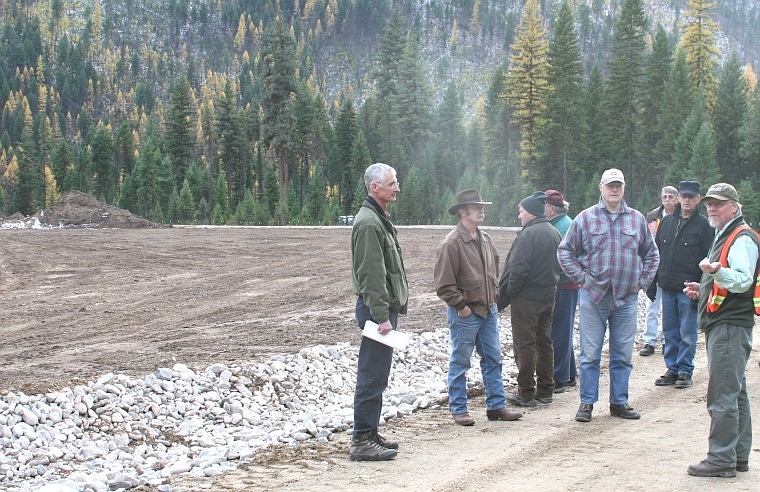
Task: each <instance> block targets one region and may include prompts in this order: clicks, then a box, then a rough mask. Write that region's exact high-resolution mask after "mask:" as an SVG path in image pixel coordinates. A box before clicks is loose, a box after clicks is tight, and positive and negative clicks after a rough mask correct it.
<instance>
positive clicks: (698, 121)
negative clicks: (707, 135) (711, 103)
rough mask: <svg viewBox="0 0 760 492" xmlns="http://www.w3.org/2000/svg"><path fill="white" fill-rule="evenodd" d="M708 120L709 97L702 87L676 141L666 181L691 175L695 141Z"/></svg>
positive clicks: (669, 181) (679, 179) (673, 181)
mask: <svg viewBox="0 0 760 492" xmlns="http://www.w3.org/2000/svg"><path fill="white" fill-rule="evenodd" d="M707 122H708V113H707V98H706V97H705V94H704V90H703V89H700V90H699V91H698V92H697V94H696V96H695V98H694V104H693V105H692V108H691V112H690V113H689V117H688V118H686V122H685V123H684V124H683V126H682V128H681V130H680V131H679V135H678V139H677V140H676V142H675V146H674V149H673V156H672V157H671V165H670V166H668V168H667V171H666V173H665V182H666V183H678V182H679V181H681V180H683V179H686V177H688V176H689V172H688V167H689V163H690V162H691V159H692V156H693V153H694V142H695V140H696V138H697V134H698V133H699V132H700V130H701V128H702V126H703V125H704V124H705V123H707ZM703 138H704V135H703Z"/></svg>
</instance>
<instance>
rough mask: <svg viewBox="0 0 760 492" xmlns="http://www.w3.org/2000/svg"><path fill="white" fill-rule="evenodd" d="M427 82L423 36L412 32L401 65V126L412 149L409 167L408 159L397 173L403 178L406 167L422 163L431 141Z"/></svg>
mask: <svg viewBox="0 0 760 492" xmlns="http://www.w3.org/2000/svg"><path fill="white" fill-rule="evenodd" d="M428 78H429V77H428V74H427V68H426V66H425V60H424V58H423V53H422V46H421V44H420V32H419V29H413V30H412V31H411V32H410V33H409V35H408V36H407V40H406V44H405V46H404V51H403V54H402V58H401V63H400V64H399V80H398V107H399V108H404V110H403V111H401V112H400V114H399V123H400V124H401V134H402V135H403V136H404V138H405V139H406V141H407V142H408V146H409V147H410V148H411V149H412V155H411V156H410V160H409V161H408V163H407V160H406V159H405V160H403V161H400V162H399V163H398V165H399V167H400V169H398V172H399V173H402V174H403V173H404V171H405V168H406V165H410V166H413V165H414V164H416V163H418V162H419V161H420V157H421V156H420V154H421V152H422V146H423V145H424V143H425V141H426V140H427V138H428V132H429V130H430V106H431V103H432V97H431V94H430V93H431V90H430V86H429V84H428ZM402 163H403V164H405V165H402Z"/></svg>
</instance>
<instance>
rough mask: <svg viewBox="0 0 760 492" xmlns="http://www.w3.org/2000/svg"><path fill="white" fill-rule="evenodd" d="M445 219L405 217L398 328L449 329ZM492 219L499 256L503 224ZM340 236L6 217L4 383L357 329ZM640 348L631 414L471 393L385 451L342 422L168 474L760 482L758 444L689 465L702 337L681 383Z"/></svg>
mask: <svg viewBox="0 0 760 492" xmlns="http://www.w3.org/2000/svg"><path fill="white" fill-rule="evenodd" d="M447 230H448V228H400V231H399V241H400V243H401V247H402V249H403V254H404V260H405V263H406V265H407V271H408V275H409V279H410V284H411V293H412V298H411V300H410V312H409V315H407V316H405V317H403V318H402V319H401V321H400V328H401V329H403V330H405V331H410V332H414V333H420V332H422V331H426V330H431V329H435V328H438V327H442V326H445V319H444V315H443V309H442V304H441V301H440V300H438V298H437V297H436V296H435V292H434V288H433V283H432V263H433V259H434V255H435V246H436V244H437V243H438V241H440V239H441V238H442V237H443V236H444V235H445V233H446V231H447ZM489 233H491V235H492V236H493V238H494V240H495V242H496V245H497V249H498V251H499V253H500V255H501V257H502V258H505V257H506V253H507V249H508V247H509V244H510V242H511V240H512V239H513V238H514V234H515V232H514V231H513V230H505V229H492V230H489ZM349 237H350V229H349V228H346V227H329V228H172V229H101V230H81V229H76V230H73V229H63V230H3V231H0V306H2V308H0V339H2V340H3V343H2V344H0V394H4V393H7V392H9V391H17V390H21V391H24V392H27V393H39V392H43V391H47V390H49V389H54V388H60V387H62V386H67V385H72V384H79V383H81V382H83V381H88V380H93V379H96V378H97V377H98V376H99V375H101V374H104V373H106V372H122V373H127V374H130V375H133V376H144V375H145V374H148V373H150V372H152V371H154V370H155V369H156V368H157V367H167V366H168V367H171V366H172V365H173V364H174V363H175V362H182V363H185V364H187V365H188V366H190V367H191V368H194V369H203V368H205V367H207V366H208V365H209V364H211V363H214V362H224V363H233V362H235V361H262V360H265V359H266V358H268V357H269V356H271V355H272V354H276V353H283V352H289V353H292V352H297V351H298V350H299V349H300V348H302V347H305V346H311V345H316V344H332V343H336V342H340V341H346V340H351V341H352V343H355V340H356V339H357V338H356V329H355V327H354V324H353V319H352V318H353V309H352V295H351V291H350V280H349V274H348V272H349V262H350V252H349V250H350V247H349ZM700 342H701V340H700ZM755 348H760V347H759V346H758V342H757V341H756V342H755ZM634 357H635V360H634V364H635V367H634V372H633V375H632V379H631V403H632V405H633V406H635V407H636V408H637V409H638V410H640V411H641V413H642V419H641V420H639V421H625V420H622V419H616V418H611V417H609V411H608V409H607V408H606V405H605V404H598V405H597V408H596V409H595V412H594V419H593V420H592V421H591V422H590V423H588V424H581V423H577V422H575V421H574V420H573V416H574V414H575V410H576V408H577V406H578V390H577V389H573V390H571V391H569V392H566V393H563V394H560V395H557V398H556V400H555V403H553V404H551V405H546V406H541V407H540V408H538V409H535V410H529V411H527V412H526V415H525V416H524V417H523V419H522V420H521V421H519V422H513V423H502V422H488V421H487V420H486V419H485V411H484V409H483V407H482V405H483V402H482V396H476V397H474V398H473V403H474V408H473V414H474V415H475V416H476V419H477V423H476V425H475V426H474V427H470V428H462V427H458V426H455V425H453V423H452V421H451V418H450V415H449V413H448V410H447V409H446V408H445V405H444V407H442V408H437V409H429V410H425V411H421V412H417V413H415V414H413V415H412V416H410V417H407V418H403V419H397V420H394V421H391V422H390V423H389V424H388V425H387V426H386V427H385V428H384V429H383V431H384V433H386V434H389V435H392V436H393V437H394V438H398V439H399V440H400V441H401V451H400V453H399V457H398V458H397V459H396V460H394V461H392V462H388V463H353V462H349V461H348V459H347V450H348V440H349V435H348V434H345V435H341V436H339V437H338V438H337V439H335V440H334V441H333V442H332V443H331V444H330V445H327V446H318V445H307V446H302V447H300V448H275V449H271V450H269V451H266V452H263V453H261V454H260V456H258V457H257V458H256V460H255V462H254V463H253V464H250V465H245V466H243V467H241V468H239V469H238V470H236V471H234V472H231V473H226V474H224V475H222V476H219V477H215V478H213V479H211V478H209V479H196V478H189V477H180V478H178V479H177V480H176V481H175V482H173V483H172V485H173V486H174V487H175V490H201V489H205V490H220V491H225V490H228V491H242V490H252V489H291V490H328V489H329V490H336V489H337V490H347V489H358V488H362V489H369V490H380V489H382V490H387V489H391V488H403V489H407V490H453V489H463V490H475V489H484V488H494V489H497V490H498V489H514V488H517V487H520V488H529V487H540V488H541V489H543V490H589V489H602V490H610V489H613V488H614V489H622V490H641V489H648V490H728V489H730V490H754V489H756V483H758V480H759V479H760V473H758V470H760V461H757V460H756V459H755V456H754V455H753V456H752V457H751V458H750V468H751V470H750V471H749V472H748V473H742V474H739V476H737V478H736V479H696V478H693V477H689V476H688V475H687V474H686V467H687V466H688V464H689V463H692V462H696V461H699V460H700V459H702V458H703V457H704V453H705V451H706V448H707V433H708V429H709V418H708V415H707V410H706V409H705V404H704V394H705V391H706V381H705V377H706V376H705V374H706V360H705V354H704V348H703V347H700V350H699V351H698V355H697V361H696V365H697V370H696V372H695V384H694V386H693V387H692V388H689V389H686V390H675V389H673V388H658V387H655V386H654V384H653V381H654V379H655V378H656V377H657V376H659V375H660V374H661V373H662V372H663V370H664V365H663V363H662V357H661V356H660V354H656V355H654V356H650V357H646V358H644V357H639V356H638V355H636V356H634ZM759 360H760V356H758V352H757V351H755V352H753V354H752V357H751V360H750V364H749V366H748V385H749V388H750V395H751V396H752V395H757V394H758V393H757V391H758V389H759V388H760V367H758V361H759ZM605 377H606V374H603V378H602V386H601V388H600V394H601V395H606V392H607V386H606V381H605ZM757 401H758V400H757V399H754V400H753V401H752V404H753V405H752V406H753V410H754V413H755V415H756V416H758V415H760V409H759V408H758V402H757ZM755 427H756V428H758V427H760V426H758V425H756V426H755ZM756 435H757V432H756ZM758 446H760V440H759V439H757V438H756V444H755V450H757V449H758ZM755 463H757V464H755Z"/></svg>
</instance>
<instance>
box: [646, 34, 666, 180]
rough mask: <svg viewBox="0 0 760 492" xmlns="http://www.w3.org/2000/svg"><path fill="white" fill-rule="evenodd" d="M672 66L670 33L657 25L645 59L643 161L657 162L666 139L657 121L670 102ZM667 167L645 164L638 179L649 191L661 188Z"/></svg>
mask: <svg viewBox="0 0 760 492" xmlns="http://www.w3.org/2000/svg"><path fill="white" fill-rule="evenodd" d="M671 66H672V54H671V50H670V44H669V42H668V37H667V34H666V33H665V29H663V28H662V26H658V27H657V32H656V34H655V38H654V43H653V44H652V52H651V53H650V54H649V56H648V57H647V60H646V75H645V81H644V86H643V91H642V99H641V113H640V118H641V120H640V124H639V129H640V130H639V135H640V137H639V144H638V148H639V155H640V156H641V162H642V163H647V162H655V161H654V155H655V152H656V148H657V143H658V142H659V141H660V140H661V139H662V138H667V136H666V135H664V133H663V132H662V129H661V128H660V127H659V126H658V124H657V123H658V121H659V119H660V116H661V114H662V109H663V106H665V105H666V104H667V103H666V102H665V101H664V98H665V88H666V86H667V82H668V73H669V72H670V68H671ZM663 175H664V168H663V167H662V166H654V168H650V167H649V166H646V165H645V166H642V172H641V174H640V175H639V177H638V179H639V180H640V181H641V183H642V186H645V187H647V188H649V189H650V190H659V189H660V188H662V179H663Z"/></svg>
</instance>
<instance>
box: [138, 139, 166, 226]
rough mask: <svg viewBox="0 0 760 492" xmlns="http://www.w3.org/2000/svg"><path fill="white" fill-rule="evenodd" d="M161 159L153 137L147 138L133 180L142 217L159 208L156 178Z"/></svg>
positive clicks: (161, 156)
mask: <svg viewBox="0 0 760 492" xmlns="http://www.w3.org/2000/svg"><path fill="white" fill-rule="evenodd" d="M162 160H163V155H161V150H160V149H159V147H158V145H157V144H156V142H155V141H154V140H153V139H148V141H146V142H145V144H144V145H143V147H142V149H141V151H140V158H139V159H138V161H137V166H136V168H135V180H134V181H135V188H136V192H135V195H136V197H137V211H138V214H139V215H140V216H142V217H151V213H152V212H153V211H155V210H157V208H160V204H159V182H158V179H159V168H160V166H161V161H162ZM162 214H163V212H162ZM154 217H155V215H154Z"/></svg>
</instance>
